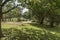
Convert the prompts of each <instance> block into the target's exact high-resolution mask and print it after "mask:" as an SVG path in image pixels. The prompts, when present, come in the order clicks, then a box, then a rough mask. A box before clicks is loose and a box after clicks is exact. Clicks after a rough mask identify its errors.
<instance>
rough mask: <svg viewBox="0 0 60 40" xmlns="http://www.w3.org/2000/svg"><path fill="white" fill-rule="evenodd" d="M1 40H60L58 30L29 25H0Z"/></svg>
mask: <svg viewBox="0 0 60 40" xmlns="http://www.w3.org/2000/svg"><path fill="white" fill-rule="evenodd" d="M2 29H3V34H4V35H5V36H6V37H5V38H3V39H2V40H5V39H6V40H60V31H59V30H60V28H58V27H56V28H47V27H44V26H36V25H31V24H22V25H19V24H14V23H2Z"/></svg>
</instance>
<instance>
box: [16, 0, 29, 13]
mask: <svg viewBox="0 0 60 40" xmlns="http://www.w3.org/2000/svg"><path fill="white" fill-rule="evenodd" d="M15 4H16V5H17V4H21V3H18V1H17V0H16V2H15ZM27 11H28V9H27V8H24V9H23V10H22V13H25V12H27Z"/></svg>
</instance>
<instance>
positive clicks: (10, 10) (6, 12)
mask: <svg viewBox="0 0 60 40" xmlns="http://www.w3.org/2000/svg"><path fill="white" fill-rule="evenodd" d="M18 6H19V5H17V6H14V7H12V8H11V9H9V10H8V11H6V12H3V14H6V13H8V12H10V11H11V10H13V9H15V8H16V7H18Z"/></svg>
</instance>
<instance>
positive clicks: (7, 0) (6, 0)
mask: <svg viewBox="0 0 60 40" xmlns="http://www.w3.org/2000/svg"><path fill="white" fill-rule="evenodd" d="M9 1H10V0H5V1H4V2H3V3H2V5H1V6H2V7H3V6H4V5H5V4H6V3H7V2H9Z"/></svg>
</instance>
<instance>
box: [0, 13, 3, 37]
mask: <svg viewBox="0 0 60 40" xmlns="http://www.w3.org/2000/svg"><path fill="white" fill-rule="evenodd" d="M1 19H2V15H1V13H0V38H2V37H3V34H2V28H1Z"/></svg>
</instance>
